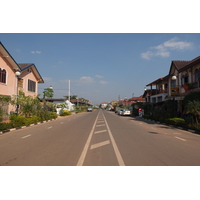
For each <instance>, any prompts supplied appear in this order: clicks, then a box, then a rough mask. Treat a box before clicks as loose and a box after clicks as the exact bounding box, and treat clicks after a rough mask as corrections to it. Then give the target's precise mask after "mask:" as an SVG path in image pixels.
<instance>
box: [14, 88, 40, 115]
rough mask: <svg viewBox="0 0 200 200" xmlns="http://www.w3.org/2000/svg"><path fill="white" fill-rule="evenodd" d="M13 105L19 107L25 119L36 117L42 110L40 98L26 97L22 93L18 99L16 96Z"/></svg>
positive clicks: (20, 92)
mask: <svg viewBox="0 0 200 200" xmlns="http://www.w3.org/2000/svg"><path fill="white" fill-rule="evenodd" d="M11 103H12V104H13V105H18V106H19V114H20V115H24V116H25V117H31V116H34V115H36V113H37V111H38V110H40V109H41V108H42V106H41V104H40V101H39V99H38V96H36V97H32V96H26V95H25V94H24V92H22V91H19V95H18V97H17V96H16V95H14V97H13V100H12V101H11Z"/></svg>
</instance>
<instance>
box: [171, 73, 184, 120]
mask: <svg viewBox="0 0 200 200" xmlns="http://www.w3.org/2000/svg"><path fill="white" fill-rule="evenodd" d="M172 80H173V81H176V80H177V77H176V76H175V75H174V76H172ZM179 87H180V85H179V84H178V85H176V86H175V91H177V88H178V93H179V94H180V104H181V93H180V91H179ZM175 95H176V93H175V92H174V98H173V99H174V116H175V117H176V112H175ZM179 111H180V114H181V111H182V108H181V105H180V109H179Z"/></svg>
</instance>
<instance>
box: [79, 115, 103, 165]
mask: <svg viewBox="0 0 200 200" xmlns="http://www.w3.org/2000/svg"><path fill="white" fill-rule="evenodd" d="M98 117H99V113H98V115H97V118H96V120H95V122H94V125H93V127H92V130H91V131H90V134H89V137H88V139H87V141H86V143H85V146H84V148H83V151H82V153H81V156H80V158H79V160H78V163H77V166H82V165H83V163H84V160H85V157H86V154H87V150H88V148H89V145H90V141H91V139H92V135H93V132H94V129H95V126H96V123H97V119H98Z"/></svg>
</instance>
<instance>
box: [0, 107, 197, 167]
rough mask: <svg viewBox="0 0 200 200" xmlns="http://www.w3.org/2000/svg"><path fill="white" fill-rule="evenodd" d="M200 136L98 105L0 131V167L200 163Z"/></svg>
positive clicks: (195, 164)
mask: <svg viewBox="0 0 200 200" xmlns="http://www.w3.org/2000/svg"><path fill="white" fill-rule="evenodd" d="M199 152H200V135H196V134H193V133H190V132H188V131H183V130H179V129H176V128H172V127H169V126H165V125H161V124H156V123H153V122H146V121H144V120H142V119H138V118H131V117H123V116H118V115H116V114H115V113H113V112H109V111H105V110H97V111H94V112H90V113H82V114H78V115H72V116H69V117H60V118H58V119H57V120H54V121H51V122H47V123H43V124H39V125H36V126H32V127H28V128H25V129H19V130H16V131H12V132H9V133H5V134H3V135H1V136H0V165H1V166H119V165H120V166H199V165H200V153H199Z"/></svg>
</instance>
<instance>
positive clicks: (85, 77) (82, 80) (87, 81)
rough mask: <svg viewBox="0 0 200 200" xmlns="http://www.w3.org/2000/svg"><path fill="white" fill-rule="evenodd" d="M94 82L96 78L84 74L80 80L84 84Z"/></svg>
mask: <svg viewBox="0 0 200 200" xmlns="http://www.w3.org/2000/svg"><path fill="white" fill-rule="evenodd" d="M93 82H94V79H93V78H92V77H90V76H82V77H81V78H80V80H79V83H82V84H89V83H93Z"/></svg>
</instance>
